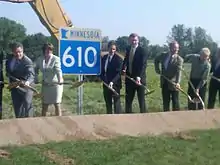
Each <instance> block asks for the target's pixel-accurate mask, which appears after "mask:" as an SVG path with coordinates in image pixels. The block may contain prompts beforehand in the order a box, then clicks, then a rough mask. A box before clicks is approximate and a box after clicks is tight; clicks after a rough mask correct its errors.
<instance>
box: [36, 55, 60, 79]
mask: <svg viewBox="0 0 220 165" xmlns="http://www.w3.org/2000/svg"><path fill="white" fill-rule="evenodd" d="M44 64H45V59H44V56H40V57H38V58H37V60H36V62H35V82H38V73H39V70H40V71H41V72H42V73H43V81H44V82H46V83H53V82H58V81H59V79H60V77H62V70H61V63H60V58H59V57H57V56H55V55H52V56H51V57H50V59H49V61H48V67H45V66H44Z"/></svg>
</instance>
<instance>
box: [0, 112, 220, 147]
mask: <svg viewBox="0 0 220 165" xmlns="http://www.w3.org/2000/svg"><path fill="white" fill-rule="evenodd" d="M219 126H220V111H219V110H210V111H180V112H166V113H164V112H161V113H147V114H121V115H85V116H63V117H44V118H43V117H41V118H40V117H39V118H29V119H11V120H2V121H0V135H1V136H0V146H4V145H8V144H11V145H12V144H16V145H20V144H33V143H46V142H49V141H62V140H74V139H89V140H95V139H108V138H113V137H116V136H123V135H129V136H140V135H147V134H151V135H152V134H153V135H158V134H163V133H175V132H181V131H187V130H194V129H209V128H219Z"/></svg>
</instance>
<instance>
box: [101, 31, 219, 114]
mask: <svg viewBox="0 0 220 165" xmlns="http://www.w3.org/2000/svg"><path fill="white" fill-rule="evenodd" d="M129 43H130V46H129V47H128V48H127V49H126V54H125V58H124V60H123V59H122V58H120V57H119V56H118V55H117V52H116V51H117V45H116V43H115V42H114V41H110V42H109V44H108V49H109V52H108V54H106V55H104V57H103V58H102V63H101V66H102V72H101V75H100V78H101V79H102V81H103V95H104V99H105V103H106V109H107V114H111V113H121V112H122V109H121V103H120V90H121V88H122V79H121V76H122V75H123V76H125V93H126V95H125V113H132V102H133V99H134V96H135V92H136V91H137V97H138V103H139V108H140V112H141V113H145V112H147V105H146V103H145V96H146V95H147V92H149V90H148V89H147V81H146V80H147V75H146V68H147V59H148V58H147V57H148V56H147V51H146V50H145V49H144V48H143V47H142V46H141V45H140V44H139V36H138V34H135V33H132V34H131V35H130V36H129ZM179 48H180V47H179V44H178V42H176V41H173V42H171V43H169V51H168V52H163V53H161V54H160V55H158V56H156V57H155V60H154V67H155V71H156V73H157V74H159V75H160V86H161V93H162V100H163V111H170V109H171V108H170V102H171V101H172V110H173V111H178V110H180V101H179V93H180V92H181V93H183V94H184V95H185V96H187V98H188V110H196V109H204V108H205V106H204V101H205V96H206V90H207V84H208V80H209V76H210V75H211V74H212V75H211V80H210V85H209V98H208V108H209V109H213V108H214V105H215V99H216V95H217V92H218V91H219V96H220V50H218V53H217V55H216V56H214V57H213V58H212V60H211V61H210V55H211V51H210V50H209V48H206V47H205V48H202V49H201V51H200V52H199V53H198V54H188V55H185V56H184V58H182V57H181V56H180V55H179V54H178V53H179ZM184 61H188V62H190V63H191V71H190V75H189V76H188V75H187V73H186V72H185V70H184V68H183V64H184ZM182 78H186V79H187V81H188V92H184V91H183V89H182V88H181V85H180V84H181V80H182ZM106 84H107V85H106ZM114 91H116V92H117V93H118V94H119V95H115V92H114ZM112 100H113V101H114V104H113V105H114V111H113V110H112Z"/></svg>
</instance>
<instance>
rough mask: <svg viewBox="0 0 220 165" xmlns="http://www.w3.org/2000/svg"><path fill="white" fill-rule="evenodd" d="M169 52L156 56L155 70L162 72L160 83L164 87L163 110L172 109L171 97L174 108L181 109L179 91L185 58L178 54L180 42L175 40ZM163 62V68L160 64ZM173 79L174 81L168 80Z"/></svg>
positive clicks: (170, 45) (158, 72)
mask: <svg viewBox="0 0 220 165" xmlns="http://www.w3.org/2000/svg"><path fill="white" fill-rule="evenodd" d="M169 49H170V51H169V52H164V53H162V54H161V55H159V56H157V57H156V58H155V62H154V64H155V71H156V73H157V74H160V75H161V77H160V84H161V88H162V98H163V110H164V111H169V110H170V98H172V105H173V106H172V108H173V110H175V111H177V110H179V109H180V105H179V91H178V88H180V79H181V68H182V65H183V58H181V57H180V56H179V55H178V51H179V44H178V42H176V41H174V42H172V43H170V44H169ZM160 63H161V68H162V69H160V66H159V64H160ZM164 77H166V78H167V79H168V80H170V81H172V82H173V83H171V82H169V81H167V80H166V78H164Z"/></svg>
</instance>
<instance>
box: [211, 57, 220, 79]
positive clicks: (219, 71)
mask: <svg viewBox="0 0 220 165" xmlns="http://www.w3.org/2000/svg"><path fill="white" fill-rule="evenodd" d="M218 60H219V59H218V57H215V56H214V57H212V58H211V70H210V73H213V76H215V77H217V78H220V65H219V66H218V67H217V68H216V65H217V63H218Z"/></svg>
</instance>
